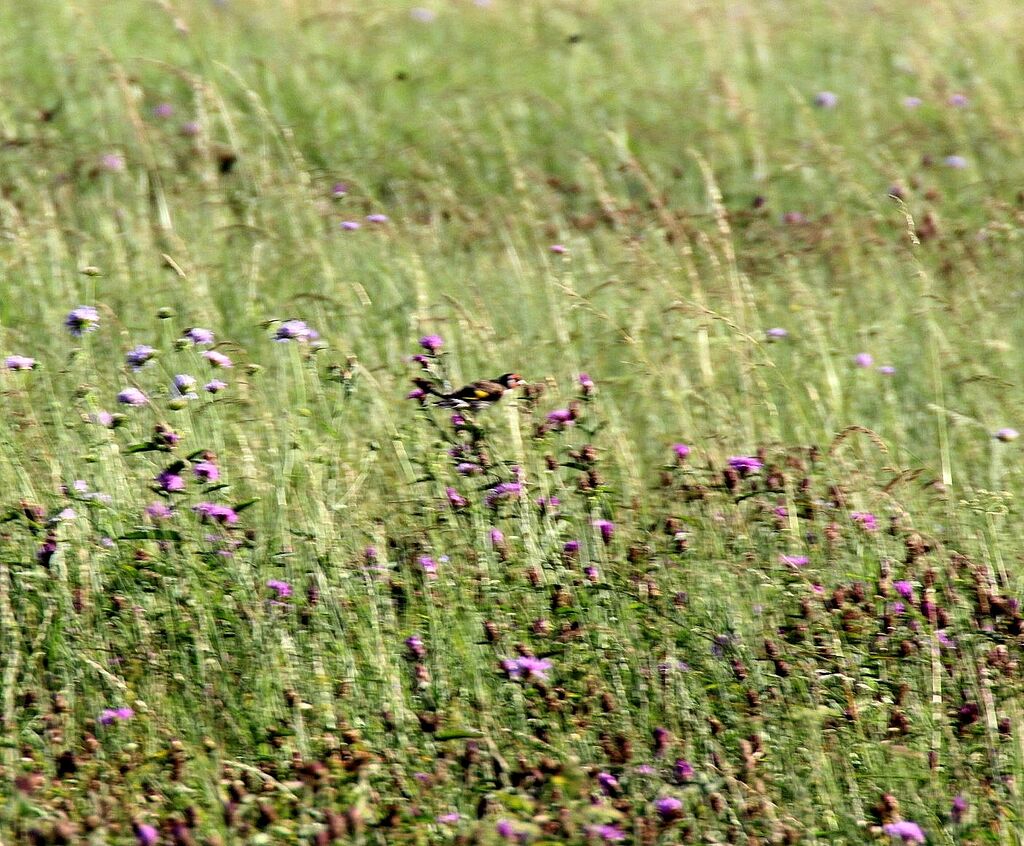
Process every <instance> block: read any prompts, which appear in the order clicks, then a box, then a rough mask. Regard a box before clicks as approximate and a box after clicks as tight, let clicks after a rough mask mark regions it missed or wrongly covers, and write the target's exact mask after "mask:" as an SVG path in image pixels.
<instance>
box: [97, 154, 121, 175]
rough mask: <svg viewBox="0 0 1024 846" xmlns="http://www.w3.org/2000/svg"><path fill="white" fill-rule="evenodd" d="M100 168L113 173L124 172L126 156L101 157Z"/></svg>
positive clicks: (111, 155) (109, 155)
mask: <svg viewBox="0 0 1024 846" xmlns="http://www.w3.org/2000/svg"><path fill="white" fill-rule="evenodd" d="M100 166H101V167H102V168H103V169H104V170H109V171H110V172H111V173H119V172H120V171H122V170H124V156H122V155H121V154H120V153H105V154H104V155H102V156H100Z"/></svg>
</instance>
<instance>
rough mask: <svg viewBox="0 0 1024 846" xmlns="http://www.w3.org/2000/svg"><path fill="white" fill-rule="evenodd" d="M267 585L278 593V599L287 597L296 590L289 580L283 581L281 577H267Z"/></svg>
mask: <svg viewBox="0 0 1024 846" xmlns="http://www.w3.org/2000/svg"><path fill="white" fill-rule="evenodd" d="M267 587H268V588H270V589H271V590H272V591H274V592H275V593H276V594H277V598H278V599H287V598H288V597H289V596H291V595H292V593H293V592H294V589H293V588H292V586H291V585H290V584H288V582H283V581H281V580H280V579H267Z"/></svg>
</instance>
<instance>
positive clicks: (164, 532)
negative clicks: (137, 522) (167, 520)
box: [118, 529, 181, 541]
mask: <svg viewBox="0 0 1024 846" xmlns="http://www.w3.org/2000/svg"><path fill="white" fill-rule="evenodd" d="M118 540H173V541H180V540H181V532H178V531H175V530H174V529H136V530H135V531H134V532H127V533H125V534H123V535H121V537H119V538H118Z"/></svg>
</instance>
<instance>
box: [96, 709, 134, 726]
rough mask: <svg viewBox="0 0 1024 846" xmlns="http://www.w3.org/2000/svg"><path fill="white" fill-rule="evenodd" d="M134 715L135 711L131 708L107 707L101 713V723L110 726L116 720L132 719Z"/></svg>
mask: <svg viewBox="0 0 1024 846" xmlns="http://www.w3.org/2000/svg"><path fill="white" fill-rule="evenodd" d="M134 716H135V712H134V711H133V710H132V709H131V708H107V709H106V710H104V711H103V713H102V714H100V724H101V725H104V726H109V725H111V724H112V723H115V722H120V721H122V720H130V719H131V718H132V717H134Z"/></svg>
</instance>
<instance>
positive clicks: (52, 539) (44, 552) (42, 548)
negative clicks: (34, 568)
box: [36, 534, 57, 567]
mask: <svg viewBox="0 0 1024 846" xmlns="http://www.w3.org/2000/svg"><path fill="white" fill-rule="evenodd" d="M56 553H57V536H56V535H52V534H51V535H47V537H46V540H44V541H43V542H42V543H41V544H40V545H39V549H37V550H36V561H37V562H38V563H39V564H42V565H43V566H44V567H49V566H50V560H51V559H52V558H53V556H54V555H56Z"/></svg>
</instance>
